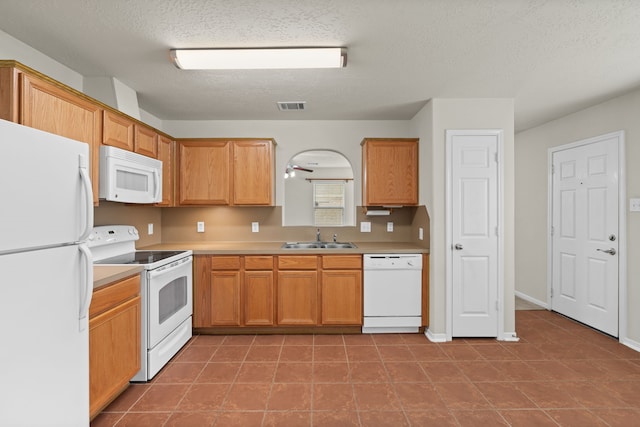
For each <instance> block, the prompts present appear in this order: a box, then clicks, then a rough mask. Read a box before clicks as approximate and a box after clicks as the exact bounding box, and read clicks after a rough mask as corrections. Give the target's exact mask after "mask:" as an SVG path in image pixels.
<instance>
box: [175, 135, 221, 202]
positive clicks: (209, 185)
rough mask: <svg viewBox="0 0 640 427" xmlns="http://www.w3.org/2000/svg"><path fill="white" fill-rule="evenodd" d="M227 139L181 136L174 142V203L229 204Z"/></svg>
mask: <svg viewBox="0 0 640 427" xmlns="http://www.w3.org/2000/svg"><path fill="white" fill-rule="evenodd" d="M230 147H231V145H230V142H229V141H217V140H206V139H182V140H178V141H177V142H176V157H177V167H178V171H177V177H178V204H180V205H228V204H229V171H230V168H229V159H230V153H231V151H230V150H231V148H230Z"/></svg>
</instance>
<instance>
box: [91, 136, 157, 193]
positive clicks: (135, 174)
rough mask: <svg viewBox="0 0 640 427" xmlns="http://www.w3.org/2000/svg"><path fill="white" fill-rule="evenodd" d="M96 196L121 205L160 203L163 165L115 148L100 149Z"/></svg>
mask: <svg viewBox="0 0 640 427" xmlns="http://www.w3.org/2000/svg"><path fill="white" fill-rule="evenodd" d="M99 184H100V185H99V197H100V199H103V200H109V201H112V202H122V203H158V202H160V201H161V200H162V162H161V161H160V160H156V159H152V158H151V157H147V156H143V155H141V154H137V153H132V152H130V151H126V150H123V149H121V148H117V147H111V146H108V145H103V146H101V147H100V183H99Z"/></svg>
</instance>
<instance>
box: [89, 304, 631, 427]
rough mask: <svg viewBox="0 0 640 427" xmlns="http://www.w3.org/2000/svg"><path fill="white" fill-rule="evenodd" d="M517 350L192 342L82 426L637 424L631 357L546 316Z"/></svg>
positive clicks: (522, 325) (530, 319)
mask: <svg viewBox="0 0 640 427" xmlns="http://www.w3.org/2000/svg"><path fill="white" fill-rule="evenodd" d="M516 324H517V331H518V335H519V336H520V342H518V343H508V342H498V341H496V340H493V339H455V340H454V341H453V342H449V343H442V344H434V343H431V342H429V341H428V340H427V339H426V338H425V337H424V336H423V335H419V334H408V335H402V334H381V335H315V336H312V335H287V336H283V335H258V336H254V335H251V336H237V335H236V336H198V337H194V338H193V339H192V340H191V341H190V342H189V343H188V345H187V346H185V348H184V349H183V350H182V351H181V352H180V353H179V354H178V355H177V356H176V357H175V358H174V359H173V360H172V361H171V362H170V363H169V364H168V365H167V366H166V367H165V368H164V369H163V370H162V371H161V372H160V373H159V374H158V376H156V378H155V379H154V380H153V381H152V382H150V383H148V384H133V385H131V386H130V387H129V388H128V389H127V391H125V393H123V394H122V395H121V396H120V397H119V398H118V399H117V400H116V401H114V402H113V403H112V404H111V405H110V406H109V407H108V408H106V410H105V411H104V412H103V413H102V414H100V415H99V416H98V417H97V418H96V419H95V420H94V421H93V422H92V423H91V427H104V426H117V427H124V426H153V427H156V426H158V427H162V426H164V427H168V426H180V427H190V426H197V427H204V426H215V427H220V426H242V427H251V426H284V427H296V426H307V427H308V426H336V427H346V426H372V427H384V426H393V427H400V426H483V427H488V426H499V425H513V426H536V427H537V426H580V427H584V426H625V427H627V426H640V353H638V352H635V351H633V350H631V349H629V348H627V347H625V346H623V345H621V344H619V343H617V341H616V340H614V339H612V338H610V337H608V336H605V335H602V334H600V333H597V332H594V331H593V330H591V329H589V328H586V327H584V326H582V325H580V324H578V323H575V322H573V321H571V320H568V319H566V318H564V317H562V316H560V315H558V314H554V313H551V312H549V311H546V310H540V311H517V312H516Z"/></svg>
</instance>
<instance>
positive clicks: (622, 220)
mask: <svg viewBox="0 0 640 427" xmlns="http://www.w3.org/2000/svg"><path fill="white" fill-rule="evenodd" d="M608 138H617V140H618V341H619V342H622V341H624V339H625V338H626V337H627V211H626V208H627V200H626V197H627V179H626V169H625V165H626V157H625V132H624V130H619V131H616V132H610V133H606V134H602V135H598V136H594V137H591V138H586V139H581V140H578V141H574V142H571V143H568V144H563V145H558V146H556V147H550V148H549V149H548V152H547V307H548V309H549V310H550V311H551V308H552V306H551V288H552V284H553V239H552V236H551V227H552V225H553V170H552V165H553V155H554V153H556V152H558V151H564V150H568V149H572V148H576V147H581V146H584V145H589V144H594V143H596V142H599V141H602V140H603V139H608Z"/></svg>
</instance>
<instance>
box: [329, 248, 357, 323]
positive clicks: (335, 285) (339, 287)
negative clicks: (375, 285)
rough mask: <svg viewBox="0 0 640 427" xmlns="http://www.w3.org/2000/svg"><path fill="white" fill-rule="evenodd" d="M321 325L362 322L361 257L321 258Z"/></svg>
mask: <svg viewBox="0 0 640 427" xmlns="http://www.w3.org/2000/svg"><path fill="white" fill-rule="evenodd" d="M321 283H322V285H321V288H322V292H321V294H322V304H321V306H322V314H321V323H322V324H323V325H362V256H361V255H325V256H323V257H322V277H321Z"/></svg>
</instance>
